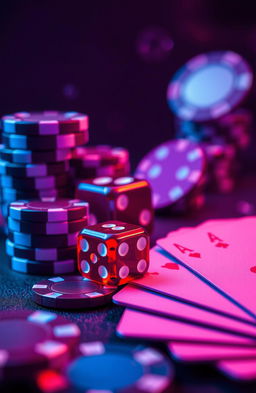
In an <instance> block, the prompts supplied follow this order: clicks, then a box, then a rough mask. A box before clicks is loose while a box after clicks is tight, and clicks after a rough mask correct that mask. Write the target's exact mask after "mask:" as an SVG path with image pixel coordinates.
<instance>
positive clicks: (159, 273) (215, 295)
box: [132, 230, 256, 327]
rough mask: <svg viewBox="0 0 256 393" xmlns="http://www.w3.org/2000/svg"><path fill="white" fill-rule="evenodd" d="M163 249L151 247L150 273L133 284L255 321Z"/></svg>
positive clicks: (213, 310) (217, 311) (221, 312)
mask: <svg viewBox="0 0 256 393" xmlns="http://www.w3.org/2000/svg"><path fill="white" fill-rule="evenodd" d="M183 231H185V230H183ZM179 233H181V231H179ZM161 251H163V250H162V249H161V248H160V247H159V248H157V247H155V248H153V249H151V250H150V266H149V271H148V273H146V275H145V276H144V277H143V278H141V279H139V280H135V281H133V282H132V285H136V286H138V287H141V288H146V289H149V290H151V291H155V292H157V293H160V294H163V295H165V296H169V297H170V298H171V299H177V300H180V301H183V302H186V303H188V304H192V305H194V306H197V307H201V308H203V309H205V310H208V311H212V312H216V313H219V314H222V315H225V316H228V317H231V318H235V319H239V320H242V321H244V322H248V323H255V320H254V318H253V317H251V316H249V315H248V314H247V313H246V312H245V311H243V310H242V309H240V308H239V307H237V306H236V305H235V304H234V303H232V302H231V301H230V300H228V299H227V298H226V297H223V296H222V295H221V294H220V293H219V292H217V291H215V290H214V289H213V288H211V287H210V286H209V285H207V284H206V283H205V282H203V281H202V280H200V279H198V278H197V277H196V276H195V275H194V274H191V272H190V271H189V270H187V269H186V268H185V267H183V266H181V265H178V264H177V263H176V259H175V258H173V257H172V256H170V255H169V258H167V256H166V255H162V253H161ZM255 327H256V325H255Z"/></svg>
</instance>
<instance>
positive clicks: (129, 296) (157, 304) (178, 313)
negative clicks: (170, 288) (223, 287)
mask: <svg viewBox="0 0 256 393" xmlns="http://www.w3.org/2000/svg"><path fill="white" fill-rule="evenodd" d="M113 301H114V303H117V304H120V305H122V306H127V307H129V308H135V309H137V310H141V311H147V312H150V313H152V314H154V315H156V316H158V315H159V316H163V317H165V318H171V319H176V320H177V319H178V320H182V321H183V322H188V323H194V324H198V325H200V326H203V327H205V326H207V327H208V326H209V325H210V326H211V328H212V329H218V330H222V331H225V332H229V333H230V334H239V335H243V336H247V337H251V338H255V339H256V327H255V326H252V325H249V324H245V323H243V322H241V321H238V320H235V319H231V318H227V317H225V316H223V315H220V314H216V313H213V312H209V311H206V310H204V309H201V308H198V307H195V306H192V305H189V304H186V303H183V302H180V301H178V300H175V299H170V298H168V297H165V296H162V295H160V294H156V293H152V292H150V291H147V290H143V289H140V288H136V287H134V286H131V285H127V286H126V287H124V288H123V289H121V291H119V292H117V293H116V294H115V295H114V296H113Z"/></svg>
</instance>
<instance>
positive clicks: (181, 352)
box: [168, 342, 256, 363]
mask: <svg viewBox="0 0 256 393" xmlns="http://www.w3.org/2000/svg"><path fill="white" fill-rule="evenodd" d="M168 348H169V351H170V353H171V355H172V356H173V358H174V359H176V360H178V361H181V362H188V363H196V362H213V361H216V360H227V359H241V358H244V359H248V358H254V359H255V360H256V347H255V348H247V347H232V346H226V345H217V344H216V343H215V344H214V345H210V344H198V343H196V344H195V343H176V342H173V343H172V342H170V343H169V344H168Z"/></svg>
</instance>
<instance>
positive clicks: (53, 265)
mask: <svg viewBox="0 0 256 393" xmlns="http://www.w3.org/2000/svg"><path fill="white" fill-rule="evenodd" d="M88 214H89V212H88V203H87V202H83V201H80V200H76V199H74V200H69V199H55V198H43V199H42V200H33V201H16V202H11V203H10V205H9V217H8V238H7V240H6V253H7V255H8V256H9V258H10V267H11V268H12V269H13V270H15V271H18V272H21V273H27V274H37V275H54V274H65V273H73V272H76V271H77V267H76V266H77V249H76V245H77V235H78V233H79V232H80V231H81V230H82V229H83V228H84V227H85V226H86V225H87V224H88Z"/></svg>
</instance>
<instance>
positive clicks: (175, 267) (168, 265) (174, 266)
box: [161, 262, 179, 270]
mask: <svg viewBox="0 0 256 393" xmlns="http://www.w3.org/2000/svg"><path fill="white" fill-rule="evenodd" d="M161 267H163V268H165V269H170V270H179V265H177V263H173V262H168V263H165V264H164V265H162V266H161Z"/></svg>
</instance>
